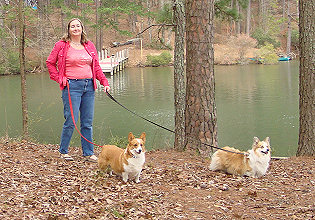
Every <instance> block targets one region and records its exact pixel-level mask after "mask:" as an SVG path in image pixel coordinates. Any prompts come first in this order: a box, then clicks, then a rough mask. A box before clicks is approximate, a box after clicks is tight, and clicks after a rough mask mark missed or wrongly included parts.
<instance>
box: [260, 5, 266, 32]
mask: <svg viewBox="0 0 315 220" xmlns="http://www.w3.org/2000/svg"><path fill="white" fill-rule="evenodd" d="M266 16H267V15H266V4H265V0H259V20H260V26H261V28H262V29H263V30H266Z"/></svg>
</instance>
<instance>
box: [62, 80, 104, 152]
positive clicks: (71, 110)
mask: <svg viewBox="0 0 315 220" xmlns="http://www.w3.org/2000/svg"><path fill="white" fill-rule="evenodd" d="M67 88H68V98H69V106H70V112H71V117H72V122H73V124H74V127H75V129H76V130H77V132H78V133H79V134H80V136H81V137H82V138H83V139H84V140H86V141H87V142H89V143H90V144H93V145H95V146H98V147H103V146H101V145H98V144H95V143H93V142H92V141H89V140H88V139H86V138H85V137H84V136H83V135H82V134H81V132H80V131H79V129H78V127H77V125H76V123H75V120H74V115H73V107H72V101H71V96H70V85H69V82H68V80H67Z"/></svg>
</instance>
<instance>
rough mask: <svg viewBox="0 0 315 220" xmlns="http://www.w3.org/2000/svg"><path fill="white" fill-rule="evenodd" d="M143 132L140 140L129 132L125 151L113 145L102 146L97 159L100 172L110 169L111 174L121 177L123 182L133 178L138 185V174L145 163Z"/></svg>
mask: <svg viewBox="0 0 315 220" xmlns="http://www.w3.org/2000/svg"><path fill="white" fill-rule="evenodd" d="M145 138H146V135H145V132H143V133H142V134H141V136H140V138H135V136H134V135H133V134H132V133H131V132H130V133H129V135H128V141H129V144H128V145H127V147H126V149H122V148H119V147H117V146H115V145H104V146H103V147H102V151H101V153H100V155H99V157H98V167H99V169H100V170H106V169H107V168H108V167H110V168H111V173H112V171H114V173H116V174H119V175H121V176H122V178H123V181H124V182H127V180H128V178H129V179H130V178H132V177H134V178H135V182H136V183H139V182H140V180H139V178H140V174H141V171H142V168H143V165H144V162H145V146H144V144H145Z"/></svg>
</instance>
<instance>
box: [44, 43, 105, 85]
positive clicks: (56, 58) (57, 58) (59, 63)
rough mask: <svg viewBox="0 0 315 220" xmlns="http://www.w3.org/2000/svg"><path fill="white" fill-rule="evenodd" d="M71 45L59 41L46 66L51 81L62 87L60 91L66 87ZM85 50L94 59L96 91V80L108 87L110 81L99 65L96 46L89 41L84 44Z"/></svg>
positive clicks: (93, 68) (93, 70)
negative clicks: (67, 64)
mask: <svg viewBox="0 0 315 220" xmlns="http://www.w3.org/2000/svg"><path fill="white" fill-rule="evenodd" d="M69 47H70V43H69V42H65V41H62V40H60V41H58V42H57V43H56V44H55V46H54V48H53V49H52V51H51V53H50V55H49V56H48V58H47V60H46V65H47V68H48V72H49V75H50V79H52V80H54V81H56V82H57V83H59V85H60V89H61V90H63V89H64V87H65V86H66V77H65V70H66V55H67V52H68V50H69ZM84 48H85V50H86V51H87V52H88V54H90V56H91V57H92V74H93V81H94V89H96V88H97V86H96V79H98V80H99V81H100V83H101V85H103V86H108V80H107V79H106V77H105V75H104V73H103V71H102V68H101V67H100V65H99V61H98V55H97V51H96V48H95V46H94V44H93V43H92V42H91V41H88V42H87V43H85V44H84Z"/></svg>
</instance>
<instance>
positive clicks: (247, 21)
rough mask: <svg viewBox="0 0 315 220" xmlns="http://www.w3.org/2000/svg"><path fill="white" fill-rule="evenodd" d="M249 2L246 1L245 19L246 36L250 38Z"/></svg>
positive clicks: (249, 0)
mask: <svg viewBox="0 0 315 220" xmlns="http://www.w3.org/2000/svg"><path fill="white" fill-rule="evenodd" d="M250 3H251V0H248V5H247V14H246V16H247V18H246V35H247V36H250V18H251V13H250V12H251V8H250V7H251V5H250Z"/></svg>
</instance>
